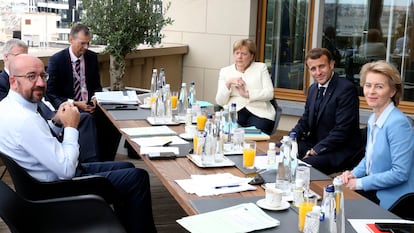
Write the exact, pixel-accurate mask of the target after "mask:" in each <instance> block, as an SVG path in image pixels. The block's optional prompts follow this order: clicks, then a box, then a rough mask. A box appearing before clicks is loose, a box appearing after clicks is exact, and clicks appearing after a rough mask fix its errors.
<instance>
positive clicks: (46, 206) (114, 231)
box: [0, 181, 126, 233]
mask: <svg viewBox="0 0 414 233" xmlns="http://www.w3.org/2000/svg"><path fill="white" fill-rule="evenodd" d="M0 217H1V218H2V219H3V220H4V222H5V223H6V224H7V226H8V227H9V229H10V231H11V232H12V233H30V232H42V233H52V232H53V233H57V232H59V233H69V232H71V233H73V232H77V233H105V232H106V233H125V232H126V231H125V229H124V228H123V226H122V225H121V223H120V222H119V220H118V218H117V216H116V215H115V213H114V212H113V211H112V209H111V208H110V207H109V205H108V204H107V203H106V202H105V201H104V200H103V199H102V198H100V197H99V196H96V195H81V196H72V197H66V198H57V199H48V200H42V201H28V200H26V199H24V198H22V197H21V196H20V195H18V194H17V193H15V192H14V191H13V190H12V189H11V188H10V187H9V186H8V185H6V184H5V183H4V182H3V181H0Z"/></svg>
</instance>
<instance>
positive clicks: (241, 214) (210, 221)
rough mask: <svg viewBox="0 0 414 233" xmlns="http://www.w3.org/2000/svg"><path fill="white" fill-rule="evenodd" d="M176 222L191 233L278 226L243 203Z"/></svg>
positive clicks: (277, 223) (272, 219)
mask: <svg viewBox="0 0 414 233" xmlns="http://www.w3.org/2000/svg"><path fill="white" fill-rule="evenodd" d="M177 222H178V223H179V224H180V225H181V226H183V227H184V228H185V229H187V230H188V231H190V232H193V233H211V232H214V233H239V232H240V233H241V232H251V231H255V230H261V229H266V228H271V227H276V226H278V225H280V221H279V220H277V219H274V218H272V217H270V216H269V215H267V214H266V213H265V212H264V211H263V210H261V209H260V208H259V207H258V206H256V205H255V204H253V203H244V204H240V205H236V206H232V207H229V208H225V209H220V210H216V211H211V212H208V213H204V214H198V215H193V216H189V217H184V218H181V219H178V220H177Z"/></svg>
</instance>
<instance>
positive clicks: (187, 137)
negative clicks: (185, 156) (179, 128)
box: [178, 133, 193, 141]
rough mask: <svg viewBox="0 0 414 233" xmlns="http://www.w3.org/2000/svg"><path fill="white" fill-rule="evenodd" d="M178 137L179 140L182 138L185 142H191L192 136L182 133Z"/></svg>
mask: <svg viewBox="0 0 414 233" xmlns="http://www.w3.org/2000/svg"><path fill="white" fill-rule="evenodd" d="M178 136H180V138H183V139H185V140H189V141H192V140H193V136H191V134H188V133H182V134H180V135H178Z"/></svg>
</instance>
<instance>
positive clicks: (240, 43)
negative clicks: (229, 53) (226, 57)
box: [233, 39, 256, 58]
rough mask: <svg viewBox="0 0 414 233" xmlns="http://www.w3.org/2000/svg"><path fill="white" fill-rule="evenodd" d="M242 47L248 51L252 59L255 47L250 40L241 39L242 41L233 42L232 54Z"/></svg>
mask: <svg viewBox="0 0 414 233" xmlns="http://www.w3.org/2000/svg"><path fill="white" fill-rule="evenodd" d="M243 46H245V47H246V48H247V49H248V50H249V52H250V53H251V54H252V55H253V58H254V56H255V55H256V45H255V43H254V42H253V40H250V39H242V40H238V41H236V42H234V44H233V53H234V52H235V51H236V50H238V49H240V48H241V47H243Z"/></svg>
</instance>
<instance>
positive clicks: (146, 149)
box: [139, 146, 180, 155]
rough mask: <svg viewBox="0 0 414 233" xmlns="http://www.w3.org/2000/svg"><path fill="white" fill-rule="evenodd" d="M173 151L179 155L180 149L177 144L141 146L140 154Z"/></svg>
mask: <svg viewBox="0 0 414 233" xmlns="http://www.w3.org/2000/svg"><path fill="white" fill-rule="evenodd" d="M162 152H172V153H174V154H176V155H179V153H180V149H179V148H178V147H176V146H143V147H140V148H139V153H140V154H151V153H162Z"/></svg>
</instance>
